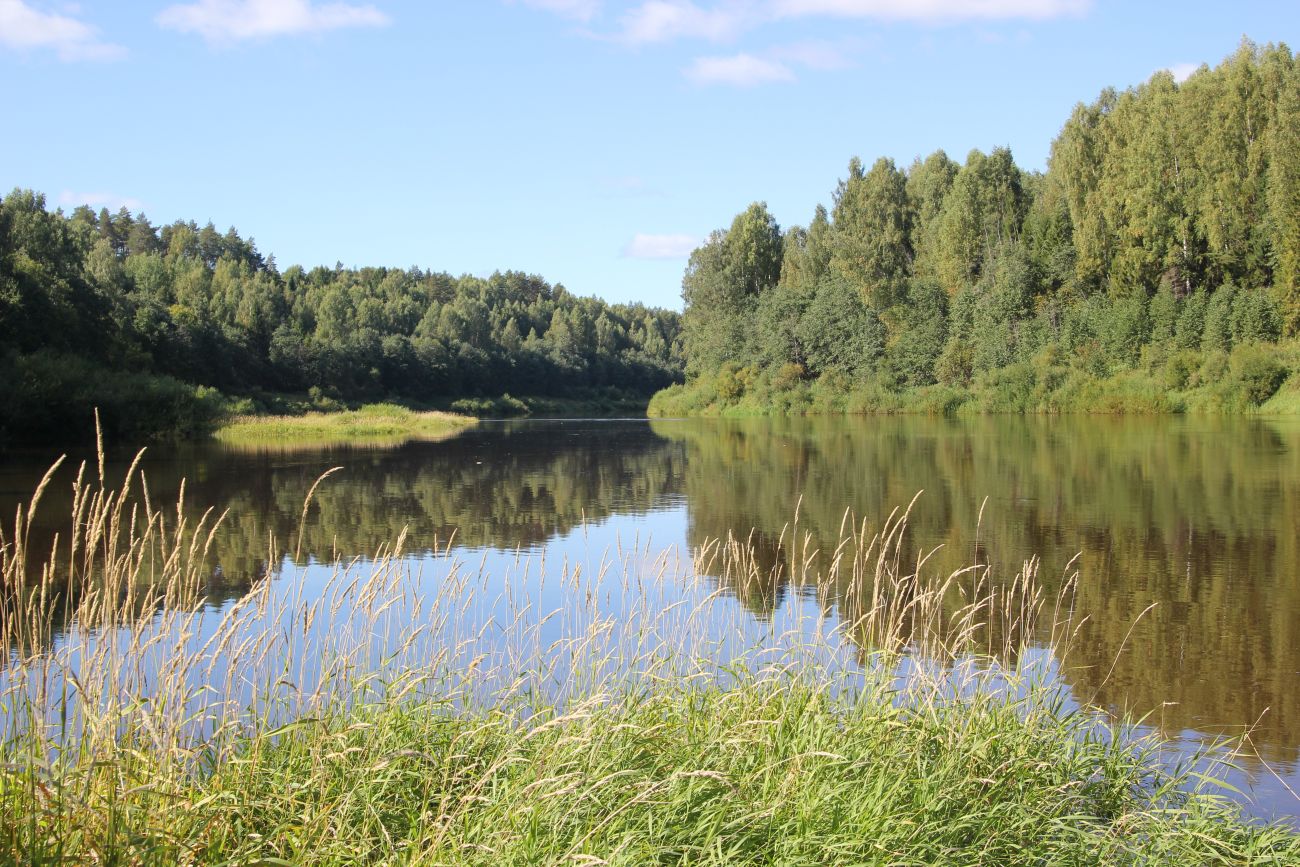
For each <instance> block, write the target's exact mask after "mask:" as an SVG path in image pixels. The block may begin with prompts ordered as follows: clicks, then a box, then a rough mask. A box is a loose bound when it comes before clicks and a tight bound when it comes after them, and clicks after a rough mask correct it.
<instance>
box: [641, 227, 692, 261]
mask: <svg viewBox="0 0 1300 867" xmlns="http://www.w3.org/2000/svg"><path fill="white" fill-rule="evenodd" d="M699 245H700V239H699V238H696V237H695V236H694V235H644V234H641V233H637V234H636V235H635V236H633V238H632V240H631V241H629V242H628V245H627V246H626V247H624V248H623V255H624V256H626V257H627V258H629V259H685V258H686V257H687V256H689V255H691V251H693V250H694V249H695V248H696V247H698V246H699Z"/></svg>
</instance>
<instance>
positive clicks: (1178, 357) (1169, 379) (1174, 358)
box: [1161, 349, 1201, 391]
mask: <svg viewBox="0 0 1300 867" xmlns="http://www.w3.org/2000/svg"><path fill="white" fill-rule="evenodd" d="M1200 366H1201V354H1200V353H1199V352H1196V351H1195V350H1191V349H1183V350H1180V351H1178V352H1175V353H1174V354H1173V355H1170V356H1169V358H1167V359H1166V360H1165V364H1164V367H1163V369H1162V370H1161V379H1162V380H1163V382H1164V386H1165V388H1168V389H1171V390H1174V391H1177V390H1179V389H1183V388H1186V387H1187V383H1188V382H1190V381H1191V379H1192V376H1193V374H1195V373H1196V371H1197V370H1198V369H1199V368H1200Z"/></svg>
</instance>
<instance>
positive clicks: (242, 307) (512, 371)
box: [0, 190, 780, 441]
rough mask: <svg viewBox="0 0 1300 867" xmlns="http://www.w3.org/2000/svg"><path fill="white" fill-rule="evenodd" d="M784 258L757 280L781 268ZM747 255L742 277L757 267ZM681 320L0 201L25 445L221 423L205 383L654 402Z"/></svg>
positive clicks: (511, 286)
mask: <svg viewBox="0 0 1300 867" xmlns="http://www.w3.org/2000/svg"><path fill="white" fill-rule="evenodd" d="M772 243H775V244H776V245H778V246H779V244H780V238H779V236H777V237H776V238H775V241H773V242H772ZM771 258H772V259H773V261H771V262H767V263H766V264H765V265H763V266H762V267H765V268H766V269H767V270H766V271H765V272H762V273H763V274H768V275H770V274H774V273H775V271H776V268H777V267H779V257H777V256H776V255H775V254H772V256H771ZM774 263H775V264H774ZM751 264H752V263H746V262H739V263H737V264H736V266H735V268H734V269H733V271H731V272H728V273H729V274H733V275H734V274H743V273H747V272H745V268H746V267H750V268H751V270H753V269H754V268H758V270H759V271H762V267H759V266H752V267H751ZM756 279H757V278H756ZM763 279H767V277H763ZM772 279H774V278H772ZM680 323H681V317H680V316H679V315H678V314H676V313H674V312H671V311H667V310H661V309H653V308H647V307H645V306H643V305H640V304H630V305H627V304H607V303H605V302H603V301H601V300H599V299H595V298H583V297H577V296H574V295H571V294H569V292H567V291H566V290H565V289H564V287H563V286H560V285H551V284H549V283H547V282H545V281H544V280H542V279H541V278H539V277H536V276H531V275H526V274H521V273H517V272H506V273H496V274H493V275H491V276H490V277H485V278H481V277H473V276H469V275H466V276H461V277H452V276H451V275H449V274H445V273H437V272H432V271H424V270H421V269H418V268H412V269H409V270H399V269H393V268H344V267H342V266H341V265H338V266H335V267H332V268H331V267H317V268H313V269H310V270H305V269H303V268H301V267H297V266H295V267H292V268H288V269H287V270H285V271H283V272H281V271H280V269H279V268H278V267H277V265H276V263H275V260H274V258H273V257H263V255H262V254H261V253H260V252H258V250H257V248H256V246H255V245H254V244H253V242H252V240H245V239H244V238H242V237H240V235H239V234H238V233H237V232H236V231H235V230H234V229H231V230H230V231H228V232H226V233H225V234H221V233H219V232H218V231H217V230H216V229H215V228H214V227H213V226H212V225H211V224H208V225H206V226H203V227H199V226H198V225H196V224H194V223H185V222H177V223H174V224H172V225H169V226H163V227H161V228H156V227H154V226H153V225H152V224H151V223H150V222H149V220H148V218H147V217H145V215H143V214H131V213H129V212H128V211H126V210H125V209H123V210H120V211H118V212H117V213H116V214H112V213H109V212H108V211H106V210H102V211H100V212H99V213H98V214H97V213H95V212H94V211H92V210H90V209H89V208H86V207H81V208H77V209H76V210H75V211H73V212H72V213H71V214H66V215H65V214H64V213H63V212H62V211H53V212H51V211H49V210H47V209H46V202H45V199H44V197H43V196H41V195H39V194H37V193H33V192H31V191H27V190H15V191H14V192H13V193H11V194H10V195H8V196H6V197H4V198H3V199H2V200H0V347H4V350H5V351H6V354H5V355H3V356H0V383H5V384H6V385H7V387H8V391H9V393H8V395H7V396H8V397H9V398H10V400H11V401H12V402H11V403H10V404H9V405H10V406H13V407H21V410H22V411H21V412H17V411H16V412H15V413H14V414H13V418H12V420H11V421H10V422H9V423H8V424H7V425H5V426H6V427H7V429H8V432H9V436H10V438H11V439H13V440H16V441H32V440H36V439H40V438H43V439H48V438H49V437H51V436H53V437H62V438H65V439H74V438H81V439H83V441H84V435H85V432H86V431H87V430H88V429H89V428H90V427H91V426H92V425H93V418H92V414H91V408H92V407H94V406H96V405H99V406H101V408H102V409H103V414H104V415H105V416H106V417H109V416H111V417H112V421H111V422H110V423H108V424H106V432H107V433H108V434H109V435H110V436H114V437H116V436H119V435H121V436H131V437H138V436H141V435H148V434H158V433H180V434H189V433H193V432H196V431H197V430H198V429H200V428H201V427H203V426H204V424H206V423H208V420H205V418H203V417H201V416H202V413H201V412H200V410H199V408H198V405H197V404H194V405H191V406H189V407H188V408H187V407H183V406H181V404H182V403H184V399H183V395H181V394H180V392H179V391H177V388H176V387H175V386H178V385H179V384H182V383H183V384H185V385H184V388H185V389H188V390H189V393H190V395H191V397H193V395H194V394H196V393H197V392H196V391H195V388H196V385H197V386H202V387H205V388H207V389H219V390H220V391H221V392H224V393H226V394H238V395H246V396H254V395H257V394H259V393H302V392H307V391H309V390H315V393H316V394H318V395H319V396H320V398H319V399H314V400H313V403H314V404H315V405H316V406H315V408H318V409H326V408H327V404H328V403H330V402H332V405H333V407H334V408H341V407H343V406H345V405H351V404H355V403H358V402H367V401H368V402H373V401H376V400H382V399H390V398H391V399H398V400H400V401H402V402H408V403H415V404H424V405H430V404H439V405H444V406H445V405H447V404H448V403H449V402H451V401H453V400H455V399H458V398H481V397H484V396H493V395H500V394H502V393H503V392H506V391H511V392H514V393H522V394H528V395H541V396H556V397H559V396H568V395H573V394H575V393H581V392H587V391H593V390H603V389H607V388H613V389H616V390H618V391H619V392H621V393H630V394H639V395H642V396H646V395H649V394H650V393H652V392H653V391H655V390H656V389H659V388H662V387H664V386H666V385H668V384H670V383H672V382H674V381H677V380H678V379H680V377H681V370H682V363H683V362H682V344H681V334H680V331H681V328H680ZM43 353H44V354H47V355H49V357H57V358H59V359H63V360H66V361H67V365H68V366H67V371H69V372H67V373H64V372H62V371H61V370H60V364H61V363H62V362H59V363H51V362H49V361H42V360H41V357H42V354H43ZM38 369H39V370H38ZM73 371H75V375H73V373H72V372H73ZM132 377H141V378H142V379H139V381H138V383H137V385H138V386H139V387H138V391H139V392H140V394H141V395H149V394H154V395H155V396H158V395H161V394H162V392H164V391H166V392H167V394H168V395H169V396H168V397H166V398H165V399H164V398H162V397H158V398H157V400H155V401H154V402H153V403H149V404H146V403H143V402H141V401H142V400H143V398H141V399H140V400H135V399H134V398H131V397H130V396H129V394H128V392H129V391H130V390H131V388H135V387H136V386H132V387H131V388H127V389H122V388H117V387H116V386H114V383H125V382H128V381H131V382H135V380H131V378H132ZM167 382H170V383H173V385H165V384H164V383H167ZM146 383H147V384H146ZM115 389H116V390H115ZM168 389H170V391H168ZM207 393H208V392H204V394H207ZM124 400H125V401H127V404H129V406H124V407H123V408H122V409H121V410H120V411H119V410H118V409H117V408H116V407H117V405H118V404H119V403H120V402H121V401H124ZM191 403H192V404H193V401H191ZM128 416H130V421H129V422H128V421H125V420H124V419H126V418H127V417H128Z"/></svg>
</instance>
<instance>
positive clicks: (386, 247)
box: [0, 0, 1300, 307]
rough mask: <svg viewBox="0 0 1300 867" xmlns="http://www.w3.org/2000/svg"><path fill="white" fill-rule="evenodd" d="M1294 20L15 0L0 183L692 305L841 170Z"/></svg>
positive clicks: (61, 201) (373, 2)
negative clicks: (731, 262) (726, 264)
mask: <svg viewBox="0 0 1300 867" xmlns="http://www.w3.org/2000/svg"><path fill="white" fill-rule="evenodd" d="M1298 25H1300V4H1298V3H1293V2H1283V0H1273V2H1261V0H1235V2H1231V3H1224V2H1178V3H1165V2H1141V3H1137V2H1110V0H911V2H905V0H428V2H416V0H114V2H104V0H85V2H80V3H72V2H60V0H0V126H2V128H3V133H2V134H0V189H2V190H3V191H7V190H9V189H12V188H13V187H30V188H33V189H36V190H39V191H42V192H44V193H45V194H46V196H47V197H48V200H49V202H50V204H51V205H52V206H53V205H59V206H62V207H64V208H65V210H70V209H71V208H72V207H75V206H76V205H77V204H80V203H82V202H90V203H92V204H94V205H96V206H99V205H108V206H109V207H110V208H113V209H115V208H117V207H118V206H120V205H122V204H124V203H125V204H126V205H127V206H128V207H130V208H132V209H133V210H140V209H143V210H144V211H145V212H146V213H147V214H148V216H149V217H150V219H152V220H153V221H154V222H155V223H163V222H170V221H172V220H175V219H194V220H197V221H198V222H200V223H203V222H206V221H208V220H211V221H213V222H214V223H216V225H217V226H218V228H220V229H222V230H224V229H226V228H227V227H229V226H231V225H234V226H235V227H237V228H238V230H239V231H240V233H241V234H243V235H245V236H249V235H251V236H253V237H254V238H255V239H256V240H257V243H258V247H259V249H261V250H262V252H263V253H274V254H275V256H276V260H277V262H278V263H279V264H280V266H281V268H283V267H286V266H288V265H290V264H303V265H307V266H312V265H316V264H328V265H333V264H334V262H335V261H342V262H343V263H344V264H345V265H393V266H399V267H407V266H410V265H418V266H420V267H426V268H433V269H436V270H446V271H450V272H452V273H454V274H460V273H476V274H486V273H490V272H491V271H493V270H496V269H517V270H523V271H528V272H533V273H538V274H541V275H542V276H544V277H545V278H547V279H548V280H551V281H552V282H560V283H563V284H565V286H567V287H568V288H569V289H570V290H571V291H573V292H577V293H581V294H590V295H599V296H602V297H604V298H607V299H609V300H613V301H634V300H640V301H645V302H647V303H651V304H661V305H667V306H674V307H680V288H681V273H682V269H683V267H684V265H685V262H686V254H687V253H688V252H689V250H690V249H691V247H692V246H693V245H694V244H695V243H696V242H697V241H698V240H699V239H701V238H703V237H704V236H705V235H707V234H708V232H709V231H711V230H712V229H714V228H718V227H724V226H726V225H728V224H729V223H730V221H731V218H732V217H733V216H734V215H735V214H736V213H737V212H738V211H740V210H743V209H744V207H745V206H746V205H748V204H749V203H750V202H751V201H755V200H763V201H766V202H767V203H768V205H769V207H770V208H771V210H772V212H773V213H774V214H775V216H776V218H777V220H778V221H779V222H780V223H781V224H782V225H783V226H786V225H791V224H795V223H800V224H804V223H807V221H808V219H809V218H810V216H811V214H812V211H813V208H814V207H815V206H816V205H817V204H818V203H819V202H820V203H825V204H829V203H830V200H831V193H832V191H833V190H834V188H835V184H836V181H837V180H838V179H839V178H840V177H842V176H843V174H844V171H845V166H846V165H847V164H848V160H849V158H850V157H851V156H853V155H855V154H857V155H860V156H861V157H862V158H863V160H864V161H866V162H867V163H868V164H869V163H870V162H871V161H872V160H874V159H875V158H876V157H878V156H882V155H884V156H890V157H893V158H894V159H895V160H896V161H898V162H899V163H901V164H907V163H910V162H911V160H912V159H913V158H914V157H916V156H918V155H921V156H923V155H925V154H928V153H930V152H931V151H933V150H934V149H936V148H943V149H944V150H946V151H947V152H948V153H949V155H951V156H953V157H954V158H956V159H959V160H961V159H964V157H965V154H966V153H967V152H968V151H969V150H970V149H971V148H976V147H978V148H981V149H984V150H987V149H989V148H992V147H995V146H998V145H1008V146H1010V147H1011V148H1012V150H1013V152H1014V153H1015V156H1016V159H1017V161H1018V162H1019V163H1020V164H1021V165H1022V166H1024V167H1027V168H1043V167H1044V166H1045V164H1046V160H1047V155H1048V148H1049V145H1050V143H1051V140H1052V138H1053V137H1054V136H1055V135H1056V133H1057V132H1058V131H1059V129H1060V127H1061V124H1062V123H1063V122H1064V121H1065V119H1066V117H1067V116H1068V115H1069V112H1070V110H1071V108H1072V107H1073V106H1074V104H1075V103H1077V102H1080V101H1091V100H1092V99H1094V98H1095V97H1096V95H1097V93H1098V92H1099V91H1100V90H1101V89H1102V88H1103V87H1106V86H1116V87H1127V86H1129V85H1132V84H1136V83H1139V82H1141V81H1143V80H1145V79H1146V78H1147V77H1149V76H1150V75H1151V74H1152V73H1153V72H1154V71H1156V70H1158V69H1161V68H1171V69H1174V70H1175V71H1176V74H1179V75H1184V74H1186V73H1187V72H1188V71H1190V70H1191V69H1194V68H1195V66H1196V65H1198V64H1200V63H1209V64H1211V65H1213V64H1216V63H1217V62H1218V61H1220V60H1221V59H1222V58H1223V57H1224V56H1226V55H1227V54H1229V53H1231V52H1232V51H1233V50H1234V49H1235V47H1236V46H1237V44H1238V42H1239V41H1240V39H1241V37H1242V36H1243V35H1247V36H1249V37H1250V38H1252V39H1254V40H1256V41H1258V42H1261V43H1262V42H1279V41H1280V42H1286V43H1288V44H1289V45H1291V46H1292V47H1293V49H1294V48H1295V47H1296V46H1297V44H1298V43H1300V33H1298V32H1297V31H1300V26H1298Z"/></svg>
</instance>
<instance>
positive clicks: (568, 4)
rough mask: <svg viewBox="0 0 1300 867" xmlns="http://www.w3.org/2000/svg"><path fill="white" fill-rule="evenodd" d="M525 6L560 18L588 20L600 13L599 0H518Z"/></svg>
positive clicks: (600, 3)
mask: <svg viewBox="0 0 1300 867" xmlns="http://www.w3.org/2000/svg"><path fill="white" fill-rule="evenodd" d="M520 2H522V3H523V4H524V5H525V6H531V7H533V8H534V9H541V10H543V11H546V12H552V13H554V14H556V15H559V16H561V17H562V18H572V19H574V20H575V21H590V20H592V19H593V18H595V17H596V16H597V15H599V14H600V10H601V7H602V6H603V5H604V4H603V3H602V2H601V0H520Z"/></svg>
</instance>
